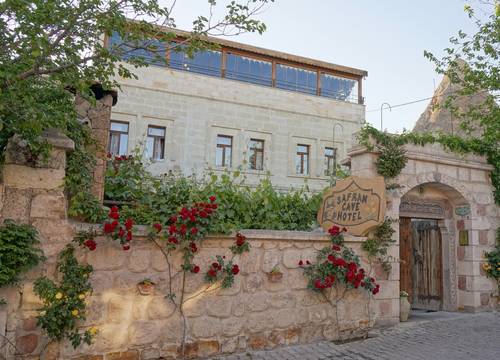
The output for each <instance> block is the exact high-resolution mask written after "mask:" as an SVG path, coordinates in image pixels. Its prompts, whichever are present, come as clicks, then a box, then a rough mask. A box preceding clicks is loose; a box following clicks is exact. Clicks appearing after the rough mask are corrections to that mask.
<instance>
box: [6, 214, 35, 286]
mask: <svg viewBox="0 0 500 360" xmlns="http://www.w3.org/2000/svg"><path fill="white" fill-rule="evenodd" d="M38 244H39V241H38V233H37V231H36V229H35V228H34V227H33V226H31V225H24V224H16V223H15V222H14V221H12V220H5V223H4V225H2V226H1V227H0V287H2V286H5V285H11V284H15V283H16V282H18V281H19V280H20V278H19V277H20V275H21V274H22V273H24V272H26V271H28V270H30V269H31V268H33V267H35V266H37V265H38V264H39V263H40V262H41V261H42V260H43V259H44V257H43V253H42V251H41V250H40V249H39V248H37V247H36V246H37V245H38Z"/></svg>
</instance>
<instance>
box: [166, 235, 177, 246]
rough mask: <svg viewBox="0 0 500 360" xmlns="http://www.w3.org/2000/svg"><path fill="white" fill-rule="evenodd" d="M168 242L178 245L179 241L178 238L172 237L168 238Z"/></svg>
mask: <svg viewBox="0 0 500 360" xmlns="http://www.w3.org/2000/svg"><path fill="white" fill-rule="evenodd" d="M168 242H169V243H172V244H178V243H179V241H178V240H177V238H176V237H175V236H171V237H169V238H168Z"/></svg>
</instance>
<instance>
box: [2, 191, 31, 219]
mask: <svg viewBox="0 0 500 360" xmlns="http://www.w3.org/2000/svg"><path fill="white" fill-rule="evenodd" d="M31 195H32V190H31V189H18V188H15V187H7V186H6V187H5V192H4V197H3V202H4V203H3V209H2V213H1V215H2V217H3V218H4V219H12V220H16V221H21V222H25V223H26V222H28V220H29V215H30V210H29V209H30V203H31Z"/></svg>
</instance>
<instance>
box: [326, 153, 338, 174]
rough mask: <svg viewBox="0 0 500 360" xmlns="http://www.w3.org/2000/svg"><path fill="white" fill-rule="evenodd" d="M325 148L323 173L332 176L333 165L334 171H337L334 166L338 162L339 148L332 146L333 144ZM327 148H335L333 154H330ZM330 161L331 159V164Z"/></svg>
mask: <svg viewBox="0 0 500 360" xmlns="http://www.w3.org/2000/svg"><path fill="white" fill-rule="evenodd" d="M323 149H324V152H323V154H324V156H323V159H324V162H323V166H324V173H323V174H324V175H325V176H331V175H332V173H331V169H330V167H332V168H333V171H335V169H334V167H335V164H336V162H337V148H336V147H331V146H325V147H324V148H323ZM327 150H333V155H328V154H327ZM330 161H331V164H330ZM330 165H331V166H330Z"/></svg>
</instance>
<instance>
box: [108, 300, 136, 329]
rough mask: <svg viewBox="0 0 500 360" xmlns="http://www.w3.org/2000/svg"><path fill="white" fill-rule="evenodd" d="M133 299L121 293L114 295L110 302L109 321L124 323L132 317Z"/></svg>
mask: <svg viewBox="0 0 500 360" xmlns="http://www.w3.org/2000/svg"><path fill="white" fill-rule="evenodd" d="M132 305H133V302H132V299H131V298H129V297H126V296H121V295H112V296H111V297H110V299H109V302H108V321H109V322H112V323H123V322H124V321H127V320H130V319H132V316H133V313H132Z"/></svg>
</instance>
